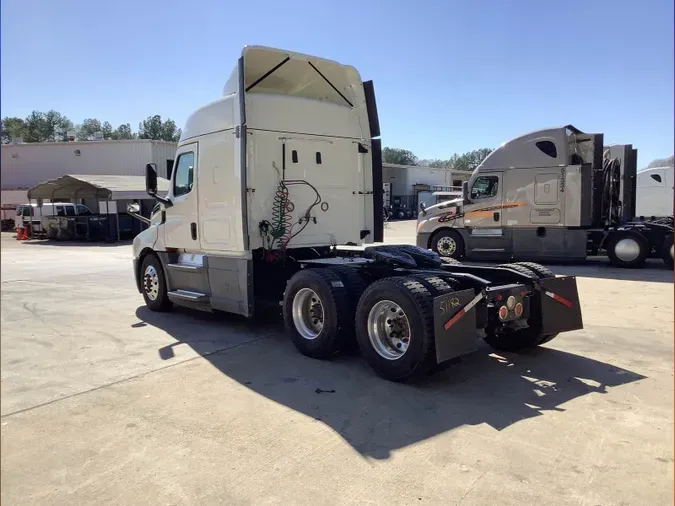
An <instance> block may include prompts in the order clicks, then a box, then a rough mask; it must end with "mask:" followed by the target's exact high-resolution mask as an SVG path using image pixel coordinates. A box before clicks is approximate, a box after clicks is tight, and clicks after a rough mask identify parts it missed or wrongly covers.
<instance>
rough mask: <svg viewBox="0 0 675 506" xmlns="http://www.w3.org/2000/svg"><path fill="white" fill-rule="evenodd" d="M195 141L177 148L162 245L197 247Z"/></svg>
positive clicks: (188, 249) (169, 246) (182, 247)
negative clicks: (169, 204)
mask: <svg viewBox="0 0 675 506" xmlns="http://www.w3.org/2000/svg"><path fill="white" fill-rule="evenodd" d="M196 177H197V143H196V142H194V143H191V144H186V145H184V146H181V147H180V148H178V151H177V152H176V162H175V163H174V168H173V174H172V175H171V186H170V187H169V195H168V197H169V198H170V199H171V202H172V203H173V205H172V206H171V207H169V208H167V209H166V221H165V223H164V244H165V245H166V247H167V248H178V249H181V250H186V251H190V250H198V249H199V233H200V231H199V227H198V226H197V223H198V221H197V220H198V212H197V210H198V202H197V193H198V188H197V185H195V184H194V182H195V181H196Z"/></svg>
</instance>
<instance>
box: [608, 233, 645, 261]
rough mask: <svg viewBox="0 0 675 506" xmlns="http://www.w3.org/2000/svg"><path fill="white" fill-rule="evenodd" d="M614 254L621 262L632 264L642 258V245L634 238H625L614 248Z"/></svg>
mask: <svg viewBox="0 0 675 506" xmlns="http://www.w3.org/2000/svg"><path fill="white" fill-rule="evenodd" d="M614 254H615V255H616V256H617V258H618V259H619V260H623V261H624V262H632V261H633V260H635V259H636V258H637V257H638V256H640V245H639V244H638V242H637V241H636V240H635V239H633V238H632V237H624V238H623V239H620V240H619V241H617V243H616V245H615V246H614Z"/></svg>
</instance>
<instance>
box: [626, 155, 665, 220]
mask: <svg viewBox="0 0 675 506" xmlns="http://www.w3.org/2000/svg"><path fill="white" fill-rule="evenodd" d="M635 180H636V184H635V186H636V190H635V192H636V199H635V215H636V216H639V217H640V218H642V219H644V218H651V219H655V218H665V217H667V216H672V215H673V201H674V200H675V198H674V194H673V187H674V186H675V183H674V182H673V167H653V168H649V169H644V170H641V171H640V172H638V173H637V176H636V178H635Z"/></svg>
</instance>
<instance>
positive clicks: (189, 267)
mask: <svg viewBox="0 0 675 506" xmlns="http://www.w3.org/2000/svg"><path fill="white" fill-rule="evenodd" d="M167 267H168V268H169V269H171V270H173V271H187V272H199V271H202V270H204V267H203V266H201V265H195V264H184V263H176V264H168V265H167Z"/></svg>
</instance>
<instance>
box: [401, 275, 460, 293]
mask: <svg viewBox="0 0 675 506" xmlns="http://www.w3.org/2000/svg"><path fill="white" fill-rule="evenodd" d="M410 278H412V279H414V280H415V281H419V282H420V283H422V285H423V286H424V288H426V289H427V290H429V293H430V294H431V296H432V297H438V296H439V295H443V294H445V293H450V292H454V291H455V288H454V287H453V285H454V286H457V281H456V280H455V279H452V278H449V279H448V280H447V281H446V280H444V279H442V278H439V277H438V276H428V275H424V274H416V275H413V276H410Z"/></svg>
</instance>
